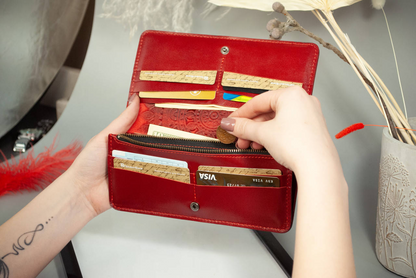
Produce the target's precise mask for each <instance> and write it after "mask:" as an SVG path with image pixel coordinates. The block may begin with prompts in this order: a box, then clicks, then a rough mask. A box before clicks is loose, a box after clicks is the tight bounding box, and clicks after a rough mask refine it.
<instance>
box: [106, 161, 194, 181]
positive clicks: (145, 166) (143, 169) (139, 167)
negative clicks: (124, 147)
mask: <svg viewBox="0 0 416 278" xmlns="http://www.w3.org/2000/svg"><path fill="white" fill-rule="evenodd" d="M113 164H114V168H116V169H123V170H129V171H134V172H139V173H143V174H147V175H151V176H155V177H160V178H165V179H168V180H173V181H180V182H185V183H190V182H191V180H190V175H189V169H188V168H182V167H174V166H167V165H160V164H153V163H146V162H140V161H133V160H128V159H123V158H117V157H115V158H114V163H113Z"/></svg>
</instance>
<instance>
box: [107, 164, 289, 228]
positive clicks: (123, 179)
mask: <svg viewBox="0 0 416 278" xmlns="http://www.w3.org/2000/svg"><path fill="white" fill-rule="evenodd" d="M108 173H109V187H110V202H111V205H112V206H113V207H114V208H115V209H118V210H124V211H131V212H139V213H144V214H151V215H159V216H166V217H172V218H180V219H188V220H194V221H202V222H209V223H217V224H226V225H232V226H238V227H246V228H251V229H258V230H270V229H273V231H275V232H285V231H287V230H289V228H290V225H291V218H290V209H291V200H290V197H291V194H290V189H288V188H285V187H281V188H267V187H261V188H260V187H259V188H253V187H239V188H236V187H224V186H206V185H195V184H187V183H182V182H178V181H172V180H168V179H165V178H161V177H155V176H151V175H147V174H144V173H138V172H133V171H129V170H124V169H116V168H114V167H112V166H109V167H108ZM242 200H244V201H242ZM192 202H196V203H198V205H199V210H198V211H193V210H192V209H191V207H190V206H191V203H192ZM243 215H244V217H243ZM283 215H284V216H285V217H282V216H283Z"/></svg>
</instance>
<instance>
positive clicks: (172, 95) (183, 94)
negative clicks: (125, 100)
mask: <svg viewBox="0 0 416 278" xmlns="http://www.w3.org/2000/svg"><path fill="white" fill-rule="evenodd" d="M139 97H141V98H163V99H165V98H168V99H201V100H212V99H214V98H215V91H170V92H140V93H139Z"/></svg>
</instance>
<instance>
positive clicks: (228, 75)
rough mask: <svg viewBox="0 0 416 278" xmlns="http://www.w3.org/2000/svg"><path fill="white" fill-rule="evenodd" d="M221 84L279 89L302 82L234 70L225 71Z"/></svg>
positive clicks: (299, 84)
mask: <svg viewBox="0 0 416 278" xmlns="http://www.w3.org/2000/svg"><path fill="white" fill-rule="evenodd" d="M221 85H222V86H225V87H237V88H249V89H260V90H278V89H282V88H287V87H291V86H295V85H298V86H301V87H302V83H298V82H289V81H283V80H277V79H270V78H264V77H258V76H252V75H246V74H240V73H234V72H227V71H226V72H224V75H223V77H222V81H221Z"/></svg>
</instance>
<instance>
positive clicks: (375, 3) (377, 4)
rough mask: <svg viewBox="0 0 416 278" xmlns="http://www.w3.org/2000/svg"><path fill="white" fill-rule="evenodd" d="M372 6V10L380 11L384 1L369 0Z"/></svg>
mask: <svg viewBox="0 0 416 278" xmlns="http://www.w3.org/2000/svg"><path fill="white" fill-rule="evenodd" d="M371 2H372V4H373V8H374V9H377V10H381V9H382V8H383V7H384V4H386V0H371Z"/></svg>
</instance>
